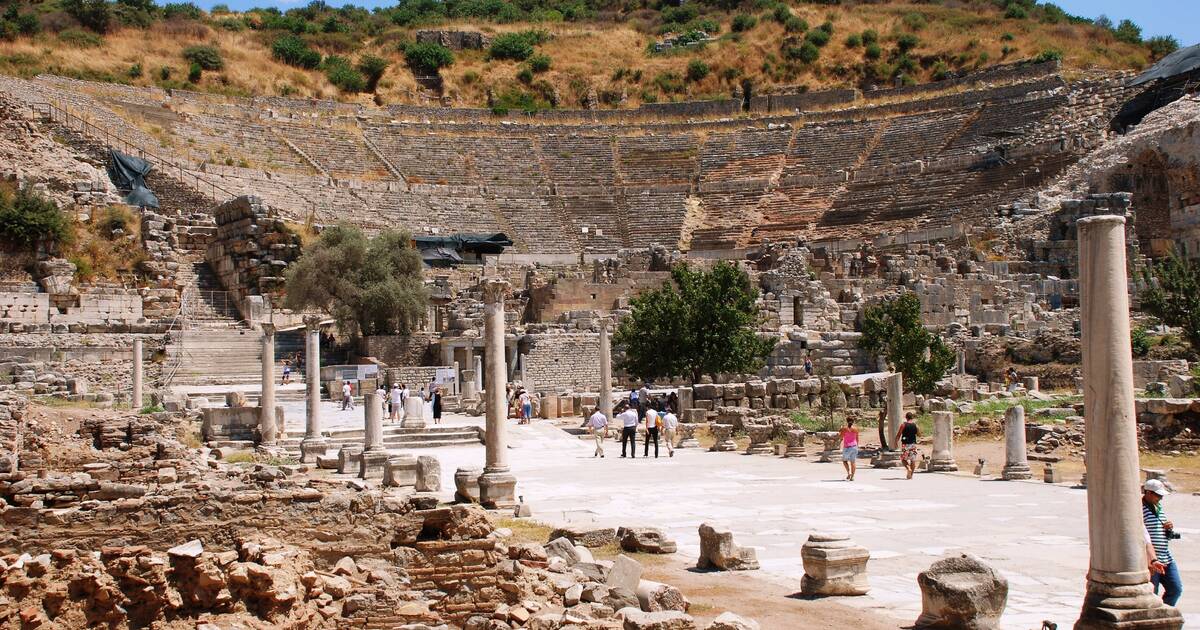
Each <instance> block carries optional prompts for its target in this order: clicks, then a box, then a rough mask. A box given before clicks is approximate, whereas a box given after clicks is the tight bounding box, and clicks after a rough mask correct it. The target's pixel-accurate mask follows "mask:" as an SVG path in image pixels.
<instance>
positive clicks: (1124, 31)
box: [1113, 20, 1142, 44]
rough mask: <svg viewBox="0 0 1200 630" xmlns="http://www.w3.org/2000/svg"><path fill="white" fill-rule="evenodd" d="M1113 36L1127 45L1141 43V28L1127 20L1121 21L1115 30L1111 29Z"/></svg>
mask: <svg viewBox="0 0 1200 630" xmlns="http://www.w3.org/2000/svg"><path fill="white" fill-rule="evenodd" d="M1113 35H1114V36H1115V37H1116V38H1117V39H1118V40H1120V41H1123V42H1125V43H1127V44H1140V43H1142V27H1140V26H1138V25H1137V24H1134V23H1133V22H1131V21H1129V20H1121V22H1120V23H1119V24H1117V28H1115V29H1113Z"/></svg>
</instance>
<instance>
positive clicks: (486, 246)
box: [413, 232, 513, 254]
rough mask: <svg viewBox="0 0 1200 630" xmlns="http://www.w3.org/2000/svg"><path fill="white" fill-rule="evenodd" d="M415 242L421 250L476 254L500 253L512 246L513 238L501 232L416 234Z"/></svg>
mask: <svg viewBox="0 0 1200 630" xmlns="http://www.w3.org/2000/svg"><path fill="white" fill-rule="evenodd" d="M413 242H415V243H416V244H417V248H418V249H421V250H426V249H434V248H443V249H451V250H454V251H460V252H474V253H476V254H500V253H503V252H504V248H505V247H512V244H513V242H512V240H511V239H509V238H508V236H506V235H504V234H503V233H501V232H497V233H496V234H452V235H450V236H416V237H413Z"/></svg>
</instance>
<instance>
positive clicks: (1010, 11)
mask: <svg viewBox="0 0 1200 630" xmlns="http://www.w3.org/2000/svg"><path fill="white" fill-rule="evenodd" d="M1004 17H1005V18H1006V19H1009V20H1024V19H1025V18H1027V17H1029V11H1027V10H1025V7H1023V6H1021V5H1019V4H1017V3H1015V2H1014V3H1011V4H1009V5H1008V6H1007V7H1005V9H1004Z"/></svg>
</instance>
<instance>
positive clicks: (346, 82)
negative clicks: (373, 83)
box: [324, 55, 367, 93]
mask: <svg viewBox="0 0 1200 630" xmlns="http://www.w3.org/2000/svg"><path fill="white" fill-rule="evenodd" d="M324 66H325V78H327V79H329V82H330V83H332V84H333V85H334V86H336V87H337V89H339V90H341V91H343V92H349V93H355V92H362V91H363V90H365V89H367V79H366V77H364V76H363V75H362V73H361V72H359V71H358V70H357V69H355V68H354V66H352V65H350V61H349V60H348V59H346V58H345V57H339V56H337V55H329V56H328V57H326V58H325V63H324Z"/></svg>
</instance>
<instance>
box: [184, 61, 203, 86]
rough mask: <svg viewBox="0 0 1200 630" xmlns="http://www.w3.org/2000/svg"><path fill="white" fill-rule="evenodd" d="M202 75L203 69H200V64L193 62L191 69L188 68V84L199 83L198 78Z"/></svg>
mask: <svg viewBox="0 0 1200 630" xmlns="http://www.w3.org/2000/svg"><path fill="white" fill-rule="evenodd" d="M203 74H204V68H201V67H200V64H198V63H196V62H194V61H193V62H192V65H191V67H189V68H188V79H187V80H188V83H199V82H200V77H201V76H202V75H203Z"/></svg>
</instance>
